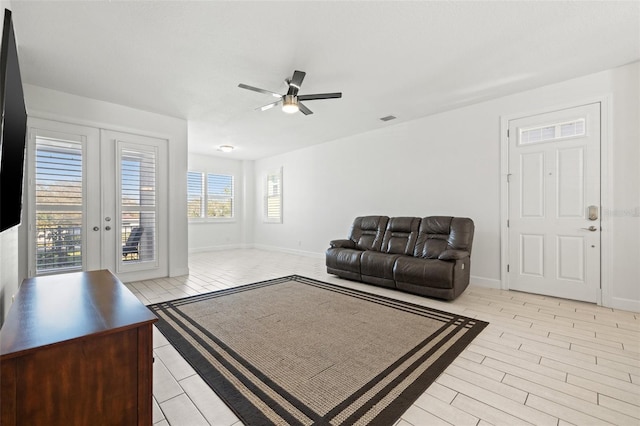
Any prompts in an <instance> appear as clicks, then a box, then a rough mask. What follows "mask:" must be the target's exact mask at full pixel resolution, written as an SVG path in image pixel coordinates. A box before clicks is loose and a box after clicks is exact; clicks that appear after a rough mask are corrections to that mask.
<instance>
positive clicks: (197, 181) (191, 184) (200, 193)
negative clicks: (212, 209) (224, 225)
mask: <svg viewBox="0 0 640 426" xmlns="http://www.w3.org/2000/svg"><path fill="white" fill-rule="evenodd" d="M187 217H188V218H189V219H192V218H198V217H204V173H200V172H188V173H187Z"/></svg>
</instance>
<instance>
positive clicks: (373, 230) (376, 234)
mask: <svg viewBox="0 0 640 426" xmlns="http://www.w3.org/2000/svg"><path fill="white" fill-rule="evenodd" d="M388 221H389V217H388V216H361V217H356V218H355V220H354V221H353V225H351V232H349V239H350V240H351V241H353V242H354V243H355V245H356V248H357V249H358V250H375V251H380V247H381V246H382V238H383V236H384V231H385V229H386V228H387V222H388Z"/></svg>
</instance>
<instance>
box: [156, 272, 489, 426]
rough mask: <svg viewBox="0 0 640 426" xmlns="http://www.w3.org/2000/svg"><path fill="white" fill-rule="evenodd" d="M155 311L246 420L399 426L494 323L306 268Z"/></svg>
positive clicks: (203, 374)
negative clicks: (330, 280)
mask: <svg viewBox="0 0 640 426" xmlns="http://www.w3.org/2000/svg"><path fill="white" fill-rule="evenodd" d="M149 308H150V309H151V310H153V311H154V312H155V314H156V315H157V316H158V317H159V319H160V320H159V322H158V323H157V324H156V325H157V326H158V328H159V329H160V331H161V332H162V333H163V334H164V335H165V336H166V337H167V339H168V340H169V341H170V342H171V343H172V344H173V346H175V347H176V348H177V350H178V351H179V352H180V353H181V354H182V355H183V356H184V357H185V358H186V359H187V361H188V362H189V363H190V364H191V365H192V366H193V367H194V368H195V370H196V371H197V372H198V374H200V376H201V377H202V378H203V379H204V380H205V381H206V382H207V383H208V384H209V386H211V388H212V389H213V390H214V391H215V392H216V393H217V394H218V395H219V396H220V398H222V399H223V400H224V401H225V402H226V403H227V405H228V406H229V407H230V408H231V409H232V410H233V411H234V412H235V413H236V415H237V416H238V417H239V418H240V419H241V420H242V421H243V422H244V423H245V424H247V425H272V424H276V425H342V424H345V425H351V424H363V425H364V424H375V425H392V424H393V423H394V422H395V421H396V420H397V419H398V418H400V416H401V415H402V414H403V413H404V411H406V410H407V409H408V408H409V407H410V406H411V404H412V403H413V402H414V401H415V400H416V399H417V398H418V397H419V396H420V395H421V394H422V393H423V392H424V391H425V390H426V389H427V387H428V386H429V385H430V384H431V383H432V382H433V381H434V380H435V379H436V378H437V377H438V375H439V374H440V373H442V371H443V370H444V369H445V368H446V367H447V366H448V365H449V364H450V363H451V362H452V361H453V360H454V359H455V358H456V356H458V355H459V354H460V352H462V350H464V348H465V347H466V346H467V345H468V344H469V343H470V342H471V340H473V338H474V337H475V336H477V335H478V333H480V331H482V329H483V328H484V327H485V326H486V325H487V323H486V322H483V321H479V320H474V319H471V318H466V317H462V316H459V315H454V314H450V313H447V312H442V311H438V310H434V309H430V308H426V307H423V306H419V305H414V304H410V303H406V302H401V301H397V300H394V299H390V298H386V297H382V296H376V295H372V294H369V293H364V292H361V291H356V290H351V289H346V288H343V287H339V286H335V285H331V284H327V283H324V282H321V281H317V280H312V279H309V278H303V277H299V276H290V277H284V278H279V279H275V280H270V281H264V282H260V283H255V284H249V285H245V286H241V287H236V288H233V289H229V290H223V291H217V292H213V293H208V294H203V295H199V296H193V297H188V298H185V299H180V300H175V301H171V302H164V303H158V304H154V305H150V306H149Z"/></svg>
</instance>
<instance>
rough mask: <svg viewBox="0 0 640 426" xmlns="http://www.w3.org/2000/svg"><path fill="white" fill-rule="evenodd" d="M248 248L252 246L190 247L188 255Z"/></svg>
mask: <svg viewBox="0 0 640 426" xmlns="http://www.w3.org/2000/svg"><path fill="white" fill-rule="evenodd" d="M248 248H253V244H227V245H223V246H207V247H191V248H189V254H193V253H204V252H207V251H224V250H235V249H248Z"/></svg>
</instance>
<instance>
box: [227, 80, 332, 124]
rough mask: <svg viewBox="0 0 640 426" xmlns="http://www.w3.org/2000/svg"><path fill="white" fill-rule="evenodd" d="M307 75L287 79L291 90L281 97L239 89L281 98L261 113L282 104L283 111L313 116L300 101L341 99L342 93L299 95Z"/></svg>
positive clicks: (244, 86) (267, 91) (262, 108)
mask: <svg viewBox="0 0 640 426" xmlns="http://www.w3.org/2000/svg"><path fill="white" fill-rule="evenodd" d="M305 75H306V73H305V72H303V71H297V70H296V71H294V72H293V76H292V77H291V78H287V79H286V80H285V82H286V83H287V85H288V86H289V90H287V93H286V94H285V95H281V94H279V93H275V92H272V91H270V90H265V89H259V88H257V87H253V86H249V85H247V84H242V83H240V84H238V87H240V88H242V89H247V90H253V91H254V92H259V93H264V94H267V95H271V96H274V97H276V98H279V99H278V100H277V101H275V102H272V103H270V104H267V105H265V106H262V107H260V108H256V109H259V110H261V111H266V110H268V109H271V108H273V107H274V106H276V105H278V104H279V103H281V102H282V111H284V112H286V113H289V114H293V113H295V112H298V111H300V112H302V113H303V114H304V115H309V114H313V111H311V110H310V109H309V108H307V107H306V106H304V105H303V104H302V102H300V101H315V100H316V99H334V98H341V97H342V92H336V93H317V94H315V95H298V90H300V86H301V85H302V80H304V76H305Z"/></svg>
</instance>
